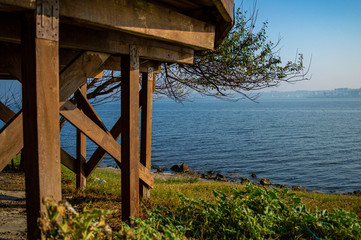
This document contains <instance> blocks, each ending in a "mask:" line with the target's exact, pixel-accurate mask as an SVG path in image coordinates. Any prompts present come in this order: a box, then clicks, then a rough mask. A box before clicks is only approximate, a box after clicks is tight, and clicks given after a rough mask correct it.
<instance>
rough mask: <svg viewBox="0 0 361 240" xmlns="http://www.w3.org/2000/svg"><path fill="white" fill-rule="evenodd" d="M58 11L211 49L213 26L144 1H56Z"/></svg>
mask: <svg viewBox="0 0 361 240" xmlns="http://www.w3.org/2000/svg"><path fill="white" fill-rule="evenodd" d="M60 13H61V16H63V17H69V18H71V19H74V20H76V21H78V22H81V23H82V24H88V25H95V26H101V27H105V28H109V29H116V30H119V31H125V32H129V33H132V34H136V35H140V36H146V37H150V38H156V39H161V40H164V41H170V42H176V43H179V44H182V45H188V46H191V47H192V48H195V49H198V50H204V49H213V47H214V36H215V35H214V34H215V26H214V25H212V24H210V23H206V22H202V21H200V20H197V19H194V18H191V17H188V16H185V15H182V14H180V13H178V12H176V11H173V10H170V9H169V8H166V7H164V6H162V5H155V4H152V3H151V2H146V1H133V0H132V1H130V0H118V1H104V0H93V1H87V0H78V1H77V2H76V4H74V1H72V0H62V1H61V2H60Z"/></svg>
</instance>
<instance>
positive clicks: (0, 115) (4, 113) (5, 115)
mask: <svg viewBox="0 0 361 240" xmlns="http://www.w3.org/2000/svg"><path fill="white" fill-rule="evenodd" d="M14 116H15V113H14V112H13V111H11V110H10V109H9V108H8V107H7V106H5V105H4V104H3V103H2V102H1V101H0V120H1V121H3V122H4V123H7V122H9V121H10V120H11V119H12V118H13V117H14Z"/></svg>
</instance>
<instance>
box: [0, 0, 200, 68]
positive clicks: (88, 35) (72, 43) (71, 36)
mask: <svg viewBox="0 0 361 240" xmlns="http://www.w3.org/2000/svg"><path fill="white" fill-rule="evenodd" d="M0 1H1V0H0ZM20 29H21V28H20V18H19V16H18V15H14V14H9V13H0V41H3V42H10V43H16V44H20ZM99 36H101V37H99ZM59 37H60V42H59V47H60V48H61V49H72V50H77V51H96V52H104V53H109V54H129V45H130V44H136V45H137V46H138V47H139V56H140V58H143V59H150V60H156V61H161V62H177V63H185V64H192V63H193V59H194V50H193V49H191V48H189V47H186V46H178V45H174V44H169V43H166V42H163V41H159V40H155V39H147V38H144V37H139V36H134V35H130V34H127V33H123V32H117V31H110V30H109V31H100V30H94V29H87V28H82V27H78V26H72V25H69V24H61V25H60V33H59ZM60 53H61V52H60ZM60 57H61V56H60Z"/></svg>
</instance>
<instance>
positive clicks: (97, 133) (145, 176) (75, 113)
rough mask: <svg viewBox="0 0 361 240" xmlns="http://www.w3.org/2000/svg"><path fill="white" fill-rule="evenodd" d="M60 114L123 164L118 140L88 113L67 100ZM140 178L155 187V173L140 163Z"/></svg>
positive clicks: (119, 163)
mask: <svg viewBox="0 0 361 240" xmlns="http://www.w3.org/2000/svg"><path fill="white" fill-rule="evenodd" d="M61 105H62V106H61V107H60V114H61V115H62V116H63V117H64V118H65V119H66V120H68V121H69V122H70V123H71V124H73V125H74V126H75V127H76V128H78V129H79V130H80V131H82V132H83V133H84V134H85V135H86V136H87V137H89V138H90V139H91V140H93V141H94V142H95V143H96V144H97V145H99V146H100V147H101V148H103V149H104V150H105V151H106V152H107V153H109V154H110V155H111V156H112V157H113V158H114V159H115V160H116V162H117V164H118V165H119V166H121V150H120V149H121V147H120V145H119V143H117V141H116V140H115V139H114V138H113V137H112V136H110V135H109V134H108V133H106V132H105V131H104V130H103V129H101V128H100V127H99V126H98V125H97V124H95V123H94V122H93V121H92V120H91V119H90V118H89V117H88V116H87V115H85V114H84V113H83V112H82V111H81V110H79V109H78V108H77V107H76V106H75V105H74V104H72V103H71V102H69V101H67V102H64V103H61ZM138 168H139V172H141V173H142V174H140V176H139V178H140V179H141V180H142V181H143V182H144V183H145V184H146V185H148V186H149V187H151V188H152V187H153V174H152V173H151V171H150V170H149V169H146V168H145V167H144V166H143V165H142V164H141V163H139V166H138Z"/></svg>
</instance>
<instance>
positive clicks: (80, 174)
mask: <svg viewBox="0 0 361 240" xmlns="http://www.w3.org/2000/svg"><path fill="white" fill-rule="evenodd" d="M87 88H88V87H87V85H86V84H84V85H83V86H82V87H81V88H79V90H78V91H77V92H76V98H77V100H80V99H82V100H84V101H83V102H82V103H81V104H79V102H78V104H79V105H78V107H79V109H80V110H82V111H83V112H84V113H85V112H86V111H87V110H89V109H90V110H92V111H90V114H91V115H92V116H94V115H95V117H97V118H96V119H97V120H100V118H99V117H98V115H97V114H96V113H95V111H94V109H93V108H92V107H91V105H90V104H86V103H89V102H88V101H87V99H86V92H87V90H88V89H87ZM84 102H86V103H84ZM87 116H89V115H87ZM100 122H101V121H100ZM101 123H103V122H101ZM102 126H104V125H102ZM104 127H105V126H104ZM105 129H106V128H105ZM76 158H77V162H76V188H77V189H78V190H82V189H84V188H85V185H86V177H85V166H86V136H85V135H84V134H83V133H82V132H81V131H80V130H79V129H77V130H76Z"/></svg>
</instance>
